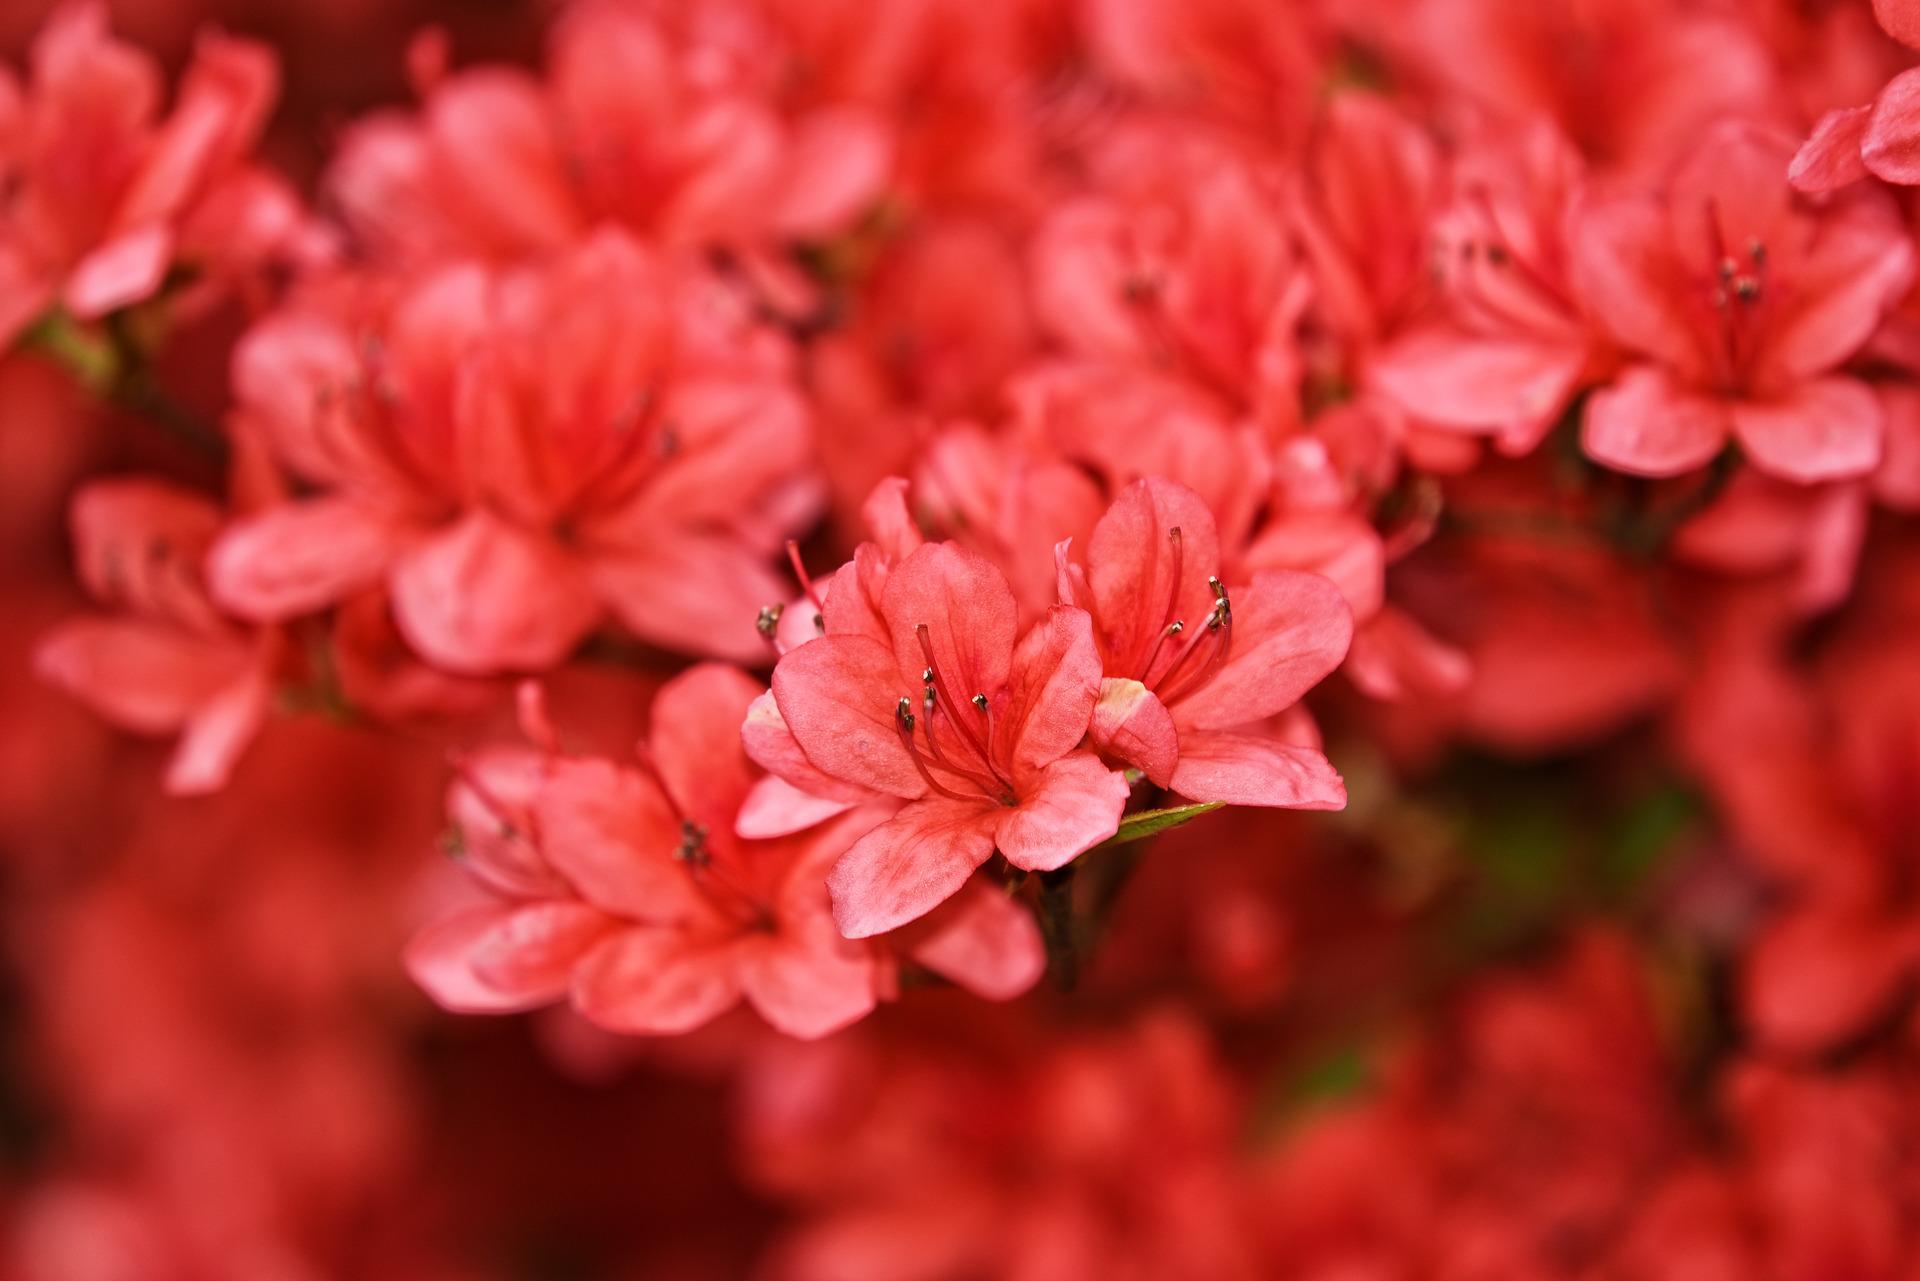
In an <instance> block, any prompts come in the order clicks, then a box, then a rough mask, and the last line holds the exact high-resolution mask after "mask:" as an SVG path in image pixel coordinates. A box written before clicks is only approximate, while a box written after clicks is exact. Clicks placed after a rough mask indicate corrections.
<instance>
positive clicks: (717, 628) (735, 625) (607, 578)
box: [593, 531, 788, 663]
mask: <svg viewBox="0 0 1920 1281" xmlns="http://www.w3.org/2000/svg"><path fill="white" fill-rule="evenodd" d="M593 582H594V586H595V588H596V589H597V590H598V591H599V593H600V596H601V599H603V600H604V601H606V603H607V606H608V608H610V609H612V610H613V612H614V613H616V614H618V615H619V616H620V621H621V622H623V623H625V624H626V625H627V627H628V629H629V630H631V631H632V632H633V634H634V635H636V636H638V637H639V638H640V639H641V640H644V641H648V642H651V643H652V644H655V645H659V646H661V647H663V648H666V649H670V650H674V651H676V652H678V653H683V654H699V655H704V656H707V657H711V658H724V659H728V660H730V661H732V662H738V663H765V662H766V660H767V657H768V650H767V641H766V637H764V636H762V635H761V634H760V633H759V631H758V630H757V629H756V628H755V626H754V620H755V619H756V618H758V617H759V613H760V610H761V607H763V606H766V605H771V604H773V603H774V602H776V601H781V600H785V599H786V596H787V591H788V588H787V586H786V584H785V583H783V582H782V581H781V580H780V577H779V576H778V575H777V574H775V573H774V572H773V571H772V570H771V569H769V568H768V567H767V565H766V559H765V557H763V556H761V555H760V554H759V553H758V552H756V551H755V550H753V549H752V548H750V547H748V546H747V545H746V544H744V543H742V542H740V541H738V540H736V539H733V538H729V537H727V536H725V535H722V534H709V533H693V532H684V531H683V532H663V533H661V534H658V535H656V536H652V537H649V538H647V539H645V540H644V541H642V542H638V543H635V544H632V545H625V546H621V547H618V548H606V549H601V550H599V551H597V552H596V553H595V554H594V557H593Z"/></svg>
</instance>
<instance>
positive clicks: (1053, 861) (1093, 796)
mask: <svg viewBox="0 0 1920 1281" xmlns="http://www.w3.org/2000/svg"><path fill="white" fill-rule="evenodd" d="M1127 790H1128V789H1127V778H1126V775H1124V774H1122V773H1120V772H1119V771H1118V770H1111V769H1108V768H1107V767H1106V766H1105V765H1102V764H1101V763H1100V758H1099V757H1097V756H1095V755H1094V754H1093V753H1092V752H1072V753H1070V754H1068V755H1066V756H1063V757H1061V758H1060V759H1059V760H1057V761H1055V762H1054V763H1053V764H1051V765H1049V766H1048V767H1047V768H1046V769H1045V770H1044V771H1043V772H1042V773H1041V774H1040V775H1039V777H1038V778H1036V779H1035V780H1033V782H1032V784H1029V785H1027V790H1025V791H1024V792H1023V794H1022V795H1021V797H1020V804H1019V805H1018V806H1017V807H1015V808H1014V809H1011V810H1001V811H1000V812H999V814H998V815H997V816H996V817H997V819H998V825H997V827H996V829H995V831H994V844H996V845H997V846H999V849H1000V852H1001V853H1002V854H1004V855H1006V858H1007V862H1009V863H1011V864H1013V865H1014V866H1015V867H1021V868H1025V869H1026V870H1028V871H1029V872H1049V871H1052V870H1053V869H1054V868H1056V867H1062V866H1064V865H1066V864H1068V863H1071V862H1072V861H1073V860H1074V859H1075V858H1076V857H1078V856H1079V855H1080V854H1081V853H1082V852H1084V851H1085V850H1087V849H1090V848H1092V847H1093V846H1095V845H1098V844H1099V843H1100V842H1101V841H1104V840H1106V839H1107V838H1108V837H1109V836H1112V835H1113V834H1114V833H1115V832H1117V831H1119V830H1120V814H1121V811H1122V810H1124V809H1126V807H1127Z"/></svg>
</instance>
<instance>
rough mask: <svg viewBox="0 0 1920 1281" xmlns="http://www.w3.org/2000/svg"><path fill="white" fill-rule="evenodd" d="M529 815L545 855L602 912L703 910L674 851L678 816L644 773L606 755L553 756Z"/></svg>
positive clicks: (663, 918)
mask: <svg viewBox="0 0 1920 1281" xmlns="http://www.w3.org/2000/svg"><path fill="white" fill-rule="evenodd" d="M533 817H534V826H535V830H536V832H537V835H538V839H539V842H540V847H541V850H542V852H543V853H544V854H545V855H546V857H547V861H548V862H549V863H551V864H552V865H553V867H554V870H555V871H557V872H559V873H560V874H561V875H562V876H565V877H566V878H567V880H568V881H569V882H570V883H571V884H572V885H573V887H574V888H575V889H577V890H578V891H579V892H580V894H581V896H582V897H583V898H585V899H586V900H587V901H588V902H590V903H592V904H593V905H594V906H595V907H598V908H600V909H601V910H602V911H606V912H611V913H613V914H614V915H616V916H624V917H628V918H631V919H633V920H638V921H651V922H658V923H667V922H680V921H687V920H692V919H696V918H700V917H704V916H705V915H706V914H707V913H708V911H709V909H708V907H707V905H706V901H705V899H704V897H703V896H702V895H701V894H700V891H699V889H698V888H697V887H696V886H695V885H694V884H693V882H692V880H691V879H689V877H688V876H687V874H686V871H685V870H684V869H683V868H682V866H681V865H680V864H679V862H677V861H676V859H675V857H674V855H675V851H677V850H678V849H679V848H680V842H681V840H682V835H681V831H680V819H679V817H678V816H677V815H676V814H675V813H674V811H673V808H672V806H671V805H669V804H668V802H667V798H666V797H665V796H663V795H662V794H661V792H660V789H659V788H658V787H657V786H655V784H654V782H653V780H652V779H650V778H648V777H647V776H646V775H644V774H641V773H639V772H638V771H636V770H630V769H622V768H621V767H619V766H617V765H615V764H613V763H612V762H611V761H602V760H593V759H590V758H579V759H566V760H558V761H555V762H553V764H552V765H551V767H550V769H549V771H548V775H547V780H546V783H545V786H543V787H542V788H541V789H540V791H539V792H538V793H537V794H536V796H535V797H534V802H533Z"/></svg>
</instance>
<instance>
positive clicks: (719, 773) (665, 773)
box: [647, 663, 766, 831]
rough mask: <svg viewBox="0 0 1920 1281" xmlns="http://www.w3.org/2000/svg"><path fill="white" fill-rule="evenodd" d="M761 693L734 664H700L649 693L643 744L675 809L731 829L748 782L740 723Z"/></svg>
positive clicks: (749, 772)
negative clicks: (650, 703)
mask: <svg viewBox="0 0 1920 1281" xmlns="http://www.w3.org/2000/svg"><path fill="white" fill-rule="evenodd" d="M765 692H766V686H764V685H762V684H761V683H760V682H759V681H757V680H754V679H753V678H752V677H751V676H748V675H747V674H746V673H745V672H743V671H741V670H740V669H739V668H737V667H727V666H725V665H724V664H721V663H700V664H697V665H695V666H693V667H690V668H688V669H687V670H686V671H684V672H682V673H680V675H678V676H676V677H674V678H673V679H672V680H670V681H668V682H667V683H666V684H665V685H662V686H661V687H660V692H659V693H657V694H655V695H654V697H653V708H652V711H651V713H650V715H649V719H648V728H647V744H648V746H649V747H650V748H651V749H652V753H653V759H654V762H655V764H656V766H657V767H658V769H659V771H660V777H661V779H662V780H663V781H664V782H665V783H666V786H667V790H668V791H669V792H671V793H672V794H673V796H674V798H675V799H676V800H678V801H679V802H680V808H681V809H682V810H684V811H685V812H686V813H687V814H688V815H689V816H690V817H692V818H693V819H695V820H696V821H698V822H701V823H704V824H706V825H707V827H708V828H710V829H717V830H719V831H729V830H731V829H732V827H733V822H734V814H735V813H736V812H737V811H738V810H739V808H740V806H741V804H742V802H744V801H745V800H746V798H747V789H748V788H750V787H752V786H753V775H754V770H753V763H752V762H751V761H749V760H748V759H747V752H746V748H745V747H744V746H742V744H741V742H740V726H741V723H742V722H743V721H745V720H746V717H747V709H748V708H749V707H751V706H752V705H753V702H754V700H755V699H757V698H759V697H760V696H761V695H762V694H763V693H765Z"/></svg>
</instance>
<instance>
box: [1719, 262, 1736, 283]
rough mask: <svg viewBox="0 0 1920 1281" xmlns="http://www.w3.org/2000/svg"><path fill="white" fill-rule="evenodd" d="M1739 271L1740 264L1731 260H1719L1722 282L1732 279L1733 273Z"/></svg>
mask: <svg viewBox="0 0 1920 1281" xmlns="http://www.w3.org/2000/svg"><path fill="white" fill-rule="evenodd" d="M1738 270H1740V264H1739V263H1737V262H1735V261H1734V260H1733V259H1731V258H1722V259H1721V260H1720V279H1721V281H1722V282H1725V281H1729V280H1732V279H1733V273H1734V272H1736V271H1738Z"/></svg>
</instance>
